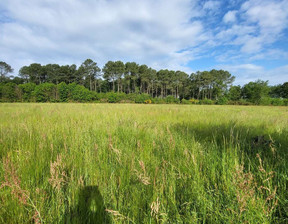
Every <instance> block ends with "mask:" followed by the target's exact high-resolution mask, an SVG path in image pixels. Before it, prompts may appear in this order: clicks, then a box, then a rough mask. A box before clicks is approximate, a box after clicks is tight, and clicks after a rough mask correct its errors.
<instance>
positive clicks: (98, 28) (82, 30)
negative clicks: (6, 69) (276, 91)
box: [0, 0, 288, 80]
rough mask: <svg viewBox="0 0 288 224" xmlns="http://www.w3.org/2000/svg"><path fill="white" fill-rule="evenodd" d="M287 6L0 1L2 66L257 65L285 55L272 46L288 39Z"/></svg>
mask: <svg viewBox="0 0 288 224" xmlns="http://www.w3.org/2000/svg"><path fill="white" fill-rule="evenodd" d="M285 8H286V9H287V8H288V2H287V1H286V0H282V1H281V0H262V1H260V0H247V1H245V2H244V3H243V1H238V0H234V1H229V3H227V4H226V3H225V4H224V3H223V1H211V0H209V1H204V2H203V1H200V0H181V1H179V0H143V1H134V0H117V1H116V0H86V1H81V0H62V1H56V0H27V1H21V0H9V1H6V2H5V3H4V2H0V12H1V16H0V30H1V32H0V60H4V61H7V63H9V64H11V65H12V67H14V68H15V70H18V69H19V68H20V67H22V66H24V65H27V64H30V63H33V62H39V63H42V64H47V63H59V64H72V63H75V64H77V65H80V64H81V63H82V62H83V61H84V60H85V59H86V58H91V59H93V60H94V61H96V62H98V64H99V65H100V66H103V65H104V63H105V62H107V61H108V60H122V61H124V62H126V61H136V62H138V63H140V64H141V63H143V64H147V65H149V66H152V67H154V68H155V69H161V68H169V69H174V70H179V69H181V70H184V71H186V72H189V73H190V72H192V71H196V70H197V66H196V67H189V63H190V62H191V61H194V60H197V61H200V62H201V59H202V58H207V57H210V58H211V59H213V60H214V61H215V63H214V64H213V65H207V69H208V68H210V67H219V66H218V65H219V64H222V65H223V64H225V65H229V64H231V65H235V62H236V61H238V64H239V65H241V64H242V65H243V64H253V62H254V60H259V58H262V59H261V60H264V59H263V58H265V55H266V54H267V55H269V54H268V53H269V52H270V55H271V52H272V51H273V52H274V53H275V54H279V55H281V57H283V55H284V56H286V57H287V50H285V49H280V48H279V46H277V45H274V44H275V43H276V42H277V41H279V40H283V36H284V39H285V37H286V38H287V33H285V30H286V29H287V24H288V21H287V19H288V12H286V11H287V10H285ZM268 48H269V49H268ZM257 58H258V59H257ZM274 58H277V57H274ZM275 60H276V59H275ZM277 60H278V59H277ZM203 63H204V62H203ZM282 66H284V65H282ZM201 67H203V64H201ZM231 68H232V67H231ZM234 68H237V66H236V67H234ZM250 69H251V70H253V69H252V68H250ZM232 70H233V69H232ZM232 70H231V71H230V72H232ZM238 70H240V67H238ZM233 71H234V70H233ZM262 71H263V72H268V69H266V68H265V66H263V69H262ZM235 73H237V70H235ZM267 74H268V73H267ZM242 77H243V76H242ZM242 77H241V76H239V77H238V76H237V78H239V79H240V80H241V79H242Z"/></svg>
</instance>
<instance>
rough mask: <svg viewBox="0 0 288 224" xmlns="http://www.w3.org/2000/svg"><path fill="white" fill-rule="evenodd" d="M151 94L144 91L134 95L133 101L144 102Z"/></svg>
mask: <svg viewBox="0 0 288 224" xmlns="http://www.w3.org/2000/svg"><path fill="white" fill-rule="evenodd" d="M150 98H151V96H150V95H149V94H146V93H142V94H139V95H137V96H136V98H135V103H146V102H145V101H146V100H150Z"/></svg>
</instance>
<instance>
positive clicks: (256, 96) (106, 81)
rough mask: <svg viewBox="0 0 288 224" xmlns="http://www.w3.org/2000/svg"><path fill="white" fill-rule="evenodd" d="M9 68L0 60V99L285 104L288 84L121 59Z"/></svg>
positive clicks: (24, 100) (225, 72)
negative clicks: (16, 71)
mask: <svg viewBox="0 0 288 224" xmlns="http://www.w3.org/2000/svg"><path fill="white" fill-rule="evenodd" d="M12 71H13V69H12V68H11V66H10V65H8V64H7V63H5V62H0V73H1V74H0V75H1V76H0V101H2V102H3V101H4V102H66V101H70V102H71V101H72V102H91V101H94V102H95V101H96V102H97V101H99V102H113V103H114V102H126V103H127V102H134V103H144V102H145V101H146V100H150V101H151V103H180V102H181V103H183V104H189V103H200V104H239V105H243V104H244V105H247V104H248V105H249V104H256V105H277V106H281V105H287V104H288V100H287V98H288V82H285V83H283V84H280V85H277V86H269V85H268V81H262V80H257V81H255V82H249V83H248V84H245V85H244V86H243V87H241V86H233V85H232V84H233V82H234V79H235V77H234V76H232V75H231V74H230V73H229V72H228V71H224V70H215V69H212V70H211V71H202V72H200V71H198V72H196V73H192V74H190V75H188V74H186V73H185V72H182V71H171V70H167V69H162V70H159V71H156V70H155V69H152V68H149V67H148V66H147V65H138V64H137V63H135V62H127V63H125V64H124V63H123V62H122V61H115V62H113V61H108V62H107V63H106V64H105V65H104V67H103V68H102V69H100V68H99V67H98V65H97V63H96V62H94V61H93V60H91V59H87V60H85V61H84V62H83V63H82V64H81V66H79V68H77V66H76V65H62V66H60V65H58V64H48V65H41V64H37V63H33V64H31V65H29V66H23V67H22V68H21V69H20V70H19V75H20V77H19V76H16V77H9V74H10V73H11V72H12ZM106 93H107V94H106ZM136 98H137V99H136Z"/></svg>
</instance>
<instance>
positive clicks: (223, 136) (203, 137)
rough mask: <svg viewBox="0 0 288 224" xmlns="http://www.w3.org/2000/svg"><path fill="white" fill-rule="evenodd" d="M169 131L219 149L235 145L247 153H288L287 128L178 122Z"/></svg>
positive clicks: (269, 154) (267, 154)
mask: <svg viewBox="0 0 288 224" xmlns="http://www.w3.org/2000/svg"><path fill="white" fill-rule="evenodd" d="M171 131H172V132H174V133H175V134H178V135H180V136H181V138H184V139H185V138H186V139H187V140H188V139H191V138H194V139H195V140H196V141H198V142H200V143H203V144H214V145H216V146H217V147H218V148H219V149H220V150H221V148H224V147H225V146H232V147H233V146H237V147H239V149H240V150H241V151H242V152H245V153H246V154H248V155H256V154H257V153H261V154H264V155H266V156H271V155H272V154H273V155H274V154H275V152H277V153H280V152H281V154H282V155H285V156H287V155H288V154H287V151H286V148H287V146H288V138H287V136H288V132H287V130H283V131H282V132H281V133H276V132H273V133H270V132H269V130H265V128H264V127H261V126H259V127H254V126H253V127H251V126H244V125H241V124H236V123H233V122H230V123H227V124H220V125H211V124H205V123H197V124H185V123H178V124H175V125H174V126H172V128H171ZM273 150H274V151H273ZM271 153H272V154H271Z"/></svg>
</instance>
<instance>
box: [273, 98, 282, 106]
mask: <svg viewBox="0 0 288 224" xmlns="http://www.w3.org/2000/svg"><path fill="white" fill-rule="evenodd" d="M271 104H272V105H273V106H284V100H283V99H280V98H272V99H271Z"/></svg>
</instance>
